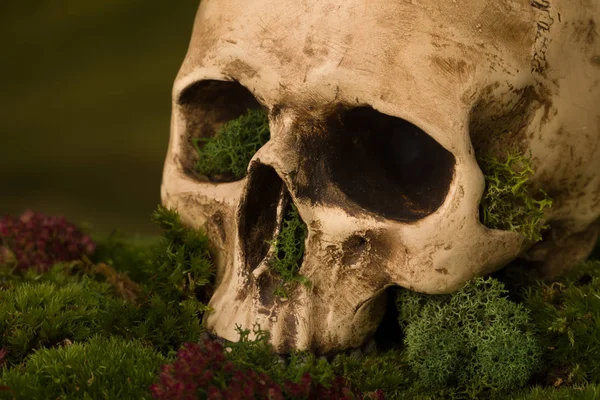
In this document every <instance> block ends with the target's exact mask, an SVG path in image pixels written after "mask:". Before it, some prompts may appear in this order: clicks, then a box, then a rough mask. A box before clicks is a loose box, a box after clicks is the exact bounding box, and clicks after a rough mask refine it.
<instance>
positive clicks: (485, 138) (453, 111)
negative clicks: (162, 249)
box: [162, 0, 600, 353]
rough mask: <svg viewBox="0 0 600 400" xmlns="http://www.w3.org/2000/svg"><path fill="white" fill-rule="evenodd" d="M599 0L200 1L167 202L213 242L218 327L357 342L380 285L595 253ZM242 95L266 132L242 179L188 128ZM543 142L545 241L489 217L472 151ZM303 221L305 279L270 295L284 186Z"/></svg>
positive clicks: (177, 100) (556, 267)
mask: <svg viewBox="0 0 600 400" xmlns="http://www.w3.org/2000/svg"><path fill="white" fill-rule="evenodd" d="M598 16H600V3H599V2H598V1H594V0H576V1H575V2H573V1H567V0H533V1H531V0H526V1H525V0H501V1H493V2H492V1H482V0H454V1H439V0H411V1H389V0H369V1H367V0H343V1H341V0H303V1H297V0H293V1H290V0H252V1H246V2H238V1H233V0H218V1H217V0H203V1H202V3H201V5H200V9H199V11H198V14H197V17H196V22H195V27H194V31H193V35H192V40H191V45H190V47H189V51H188V54H187V57H186V58H185V61H184V63H183V66H182V67H181V70H180V72H179V75H178V76H177V79H176V81H175V85H174V90H173V115H172V127H171V138H170V143H169V149H168V154H167V159H166V163H165V169H164V176H163V185H162V201H163V203H164V204H165V205H166V206H168V207H171V208H175V209H177V210H178V211H179V212H180V214H181V216H182V218H183V220H184V222H186V223H187V224H189V225H191V226H193V227H197V228H202V229H205V230H206V231H207V232H208V234H209V237H210V238H211V241H212V244H213V247H214V250H215V254H214V256H215V262H216V265H217V277H216V289H215V292H214V295H213V296H212V299H211V300H210V306H211V307H212V308H213V309H214V312H212V313H209V314H207V315H206V317H205V324H206V326H207V328H208V329H209V331H211V332H213V333H214V334H216V335H218V336H220V337H223V338H225V339H229V340H236V339H237V337H238V336H237V333H236V324H240V325H241V326H242V327H244V328H249V327H251V326H252V325H253V324H254V323H255V322H258V323H260V325H261V327H262V328H263V329H268V330H269V331H270V332H271V337H272V343H273V345H274V347H275V348H276V349H277V350H278V351H280V352H286V351H288V350H290V349H291V348H297V349H310V350H313V351H315V352H318V353H327V352H332V351H339V350H342V349H347V348H352V347H358V346H360V345H361V344H363V343H364V342H365V341H366V339H367V338H369V337H370V336H371V335H373V333H374V331H375V330H376V328H377V326H378V324H379V323H380V321H381V319H382V316H383V313H384V309H385V296H384V295H383V294H384V292H385V289H386V288H388V287H390V286H394V285H399V286H402V287H405V288H409V289H412V290H416V291H420V292H424V293H447V292H451V291H453V290H455V289H456V288H458V287H459V286H460V285H461V284H463V283H464V282H466V281H467V280H468V279H470V278H472V277H474V276H479V275H485V274H489V273H491V272H493V271H496V270H498V269H499V268H501V267H502V266H503V265H505V264H506V263H507V262H509V261H511V260H513V259H515V258H518V257H525V258H528V259H529V260H532V261H534V262H535V263H536V265H538V266H539V268H541V270H543V271H545V273H546V274H556V273H560V272H561V271H564V270H565V269H568V268H569V267H570V266H571V265H573V264H575V263H577V262H578V261H580V260H582V259H583V258H585V257H586V256H587V254H588V253H589V252H590V250H591V248H592V247H593V243H594V242H595V241H596V239H597V233H598V221H599V216H600V173H599V171H600V157H599V156H598V154H599V153H598V146H599V143H600V138H599V137H600V36H599V32H600V31H599V29H600V28H598V26H597V21H596V19H597V17H598ZM247 108H263V109H265V110H267V111H268V115H269V123H270V135H271V136H270V140H269V141H268V142H267V143H266V144H265V145H264V146H263V147H262V148H260V150H259V151H258V152H257V153H256V154H255V155H254V157H253V158H252V161H251V162H250V164H249V165H248V174H247V176H246V177H245V178H243V179H241V180H237V181H232V182H216V181H210V180H207V179H204V178H202V177H198V176H196V175H195V174H194V173H193V172H192V171H191V170H192V165H193V159H194V152H193V149H192V146H191V145H190V138H191V137H193V136H204V137H206V136H211V135H214V134H215V132H216V131H217V128H218V127H219V126H221V125H222V124H223V123H224V122H226V121H228V120H231V119H233V118H236V117H237V116H239V115H241V114H242V113H243V112H244V110H246V109H247ZM508 148H517V149H520V150H522V151H524V152H528V153H529V152H530V154H531V156H532V162H533V166H534V168H535V175H534V177H533V178H532V183H533V186H534V187H535V188H539V189H543V190H545V191H546V192H547V193H548V194H549V195H550V196H551V197H552V198H553V200H554V205H553V207H552V208H551V209H550V210H549V211H548V212H547V213H546V217H545V221H546V223H548V224H549V225H550V230H549V231H548V232H547V233H546V235H545V237H544V240H543V241H542V242H540V243H538V244H535V245H534V244H533V243H532V242H531V241H529V240H527V239H525V238H524V237H523V236H522V235H520V234H518V233H515V232H509V231H502V230H496V229H489V228H487V227H485V226H484V225H482V223H481V222H480V218H479V211H478V207H479V203H480V200H481V198H482V193H483V191H484V177H483V174H482V172H481V169H480V167H479V165H478V162H477V158H476V156H478V155H485V154H488V155H489V154H500V153H502V152H503V151H505V150H506V149H508ZM289 201H291V202H293V203H294V204H295V205H296V207H297V209H298V210H299V213H300V216H301V217H302V220H303V221H304V222H305V223H306V225H307V226H308V230H309V233H308V237H307V240H306V250H305V253H304V258H303V262H302V266H301V270H300V272H301V273H302V275H303V276H305V277H307V278H308V279H309V280H310V281H311V283H312V287H310V288H309V287H306V286H304V285H297V286H295V287H294V288H293V290H292V291H291V292H290V295H289V298H280V297H278V296H275V295H274V294H273V290H274V288H275V286H276V284H277V282H276V281H277V278H276V277H274V276H273V274H271V273H270V271H269V263H268V262H266V261H265V260H266V259H267V258H268V257H267V255H268V253H269V249H270V244H269V241H270V240H272V239H273V237H274V236H275V234H276V232H277V231H278V229H279V225H280V224H281V216H282V213H283V211H282V210H283V209H284V206H285V203H286V202H289Z"/></svg>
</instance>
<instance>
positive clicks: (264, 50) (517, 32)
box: [178, 0, 535, 118]
mask: <svg viewBox="0 0 600 400" xmlns="http://www.w3.org/2000/svg"><path fill="white" fill-rule="evenodd" d="M531 9H532V7H531V6H530V5H529V1H525V0H509V1H506V0H505V1H498V2H490V1H484V0H471V1H465V0H454V1H439V0H405V1H389V0H331V1H322V0H254V1H245V2H239V1H233V0H203V1H202V3H201V5H200V9H199V11H198V14H197V17H196V22H195V26H194V31H193V35H192V41H191V44H190V48H189V51H188V55H187V57H186V59H185V61H184V63H183V66H182V68H181V70H180V74H179V77H178V79H179V80H180V81H181V80H186V81H192V80H193V79H194V78H192V77H191V76H192V75H194V71H198V70H199V69H204V70H206V69H212V70H218V71H219V72H220V73H222V74H224V75H225V76H226V77H229V78H231V79H234V80H237V81H240V82H242V83H243V84H244V85H245V86H247V87H256V88H257V90H259V91H260V90H262V91H263V93H260V94H259V95H260V96H261V97H262V98H267V102H268V97H269V95H270V94H269V93H277V96H278V98H281V97H282V96H283V97H285V96H284V95H282V92H285V91H288V92H289V93H290V97H294V99H296V100H297V101H299V99H300V98H301V97H302V93H305V94H306V96H308V97H310V101H311V102H312V103H313V104H316V105H317V106H318V104H319V101H322V102H323V103H328V102H331V101H332V100H334V99H333V98H331V97H332V96H338V95H339V96H340V97H341V98H336V99H335V100H344V96H349V97H350V98H347V99H345V100H348V101H352V102H354V101H355V99H356V101H357V102H359V101H360V102H363V101H364V102H368V103H371V104H373V102H374V101H371V99H369V98H367V97H369V96H370V97H372V98H374V99H379V100H384V101H385V100H386V98H387V99H388V102H389V103H393V104H407V103H411V104H413V105H418V104H421V105H423V106H422V107H423V112H426V113H427V114H428V116H429V117H430V118H431V117H432V115H433V118H436V116H435V113H436V112H437V113H439V116H437V117H438V118H444V116H447V115H448V114H449V113H450V114H452V113H456V111H457V110H455V109H451V107H452V105H453V104H454V105H455V104H457V102H456V100H457V99H460V98H461V97H464V96H462V95H463V93H465V92H468V91H469V90H471V86H472V85H473V84H474V83H476V82H479V81H481V79H480V78H479V77H485V79H490V76H491V75H493V74H491V71H497V72H498V73H499V74H503V73H512V74H515V73H516V72H517V71H518V70H526V69H528V68H526V67H525V66H526V65H529V57H530V55H529V53H530V51H528V49H529V48H530V47H531V45H532V43H533V41H534V37H535V22H534V18H533V17H532V11H531ZM490 66H493V68H491V69H490ZM493 78H494V77H493V76H492V79H493ZM359 97H361V98H360V100H359ZM444 97H447V98H449V99H450V100H451V101H447V102H444V101H443V100H444ZM432 99H435V102H436V103H438V102H440V101H441V103H444V104H441V105H440V107H438V108H437V109H436V110H435V111H432V110H431V104H432ZM445 107H448V108H445ZM381 111H385V110H381ZM390 111H392V113H393V110H390ZM411 111H413V112H412V114H415V112H414V111H416V110H411Z"/></svg>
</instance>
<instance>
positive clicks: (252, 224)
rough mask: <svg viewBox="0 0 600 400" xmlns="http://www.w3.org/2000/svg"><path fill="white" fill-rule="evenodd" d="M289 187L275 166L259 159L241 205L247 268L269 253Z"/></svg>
mask: <svg viewBox="0 0 600 400" xmlns="http://www.w3.org/2000/svg"><path fill="white" fill-rule="evenodd" d="M285 193H287V189H286V188H285V185H284V184H283V181H282V180H281V178H280V177H279V175H277V172H275V170H274V169H273V168H272V167H269V166H267V165H263V164H259V163H255V164H254V165H252V166H251V168H250V172H249V175H248V181H247V188H246V194H245V197H244V199H243V200H242V204H241V205H240V208H239V211H238V212H239V213H240V216H239V217H240V218H239V221H240V223H239V225H238V226H239V238H240V245H241V249H242V257H243V259H244V260H245V264H246V268H247V271H253V270H254V269H256V267H258V265H259V264H260V262H261V261H262V260H263V259H264V258H265V257H266V256H267V253H268V252H269V248H270V246H271V241H272V240H273V237H274V236H275V232H276V229H277V210H278V208H279V206H280V204H281V202H282V201H284V199H283V197H284V196H285Z"/></svg>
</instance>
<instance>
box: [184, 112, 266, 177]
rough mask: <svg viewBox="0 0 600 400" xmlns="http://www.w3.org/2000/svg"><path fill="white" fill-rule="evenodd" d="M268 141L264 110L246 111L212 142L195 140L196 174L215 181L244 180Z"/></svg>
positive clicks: (226, 125) (202, 139)
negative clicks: (196, 154) (249, 166)
mask: <svg viewBox="0 0 600 400" xmlns="http://www.w3.org/2000/svg"><path fill="white" fill-rule="evenodd" d="M268 140H269V118H268V115H267V113H266V112H265V111H264V110H251V109H249V110H247V112H246V113H245V114H243V115H241V116H240V117H238V118H236V119H234V120H231V121H228V122H226V123H225V124H223V126H221V128H220V129H219V130H218V132H217V133H216V134H215V136H214V137H210V138H194V139H192V143H193V145H194V146H195V148H196V151H197V153H198V159H197V161H196V165H195V170H196V172H198V173H199V174H201V175H205V176H207V177H208V178H210V179H212V180H215V181H228V180H237V179H242V178H243V177H245V176H246V170H247V168H248V164H249V163H250V160H251V159H252V157H253V156H254V154H256V152H257V151H258V150H259V149H260V148H261V147H262V146H263V145H264V144H265V143H266V142H267V141H268Z"/></svg>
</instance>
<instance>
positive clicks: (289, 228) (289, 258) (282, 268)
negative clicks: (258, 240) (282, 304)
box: [271, 204, 311, 297]
mask: <svg viewBox="0 0 600 400" xmlns="http://www.w3.org/2000/svg"><path fill="white" fill-rule="evenodd" d="M307 235H308V227H307V226H306V224H305V223H304V221H302V218H300V214H299V213H298V209H297V208H296V206H295V205H293V204H292V205H291V207H290V208H289V211H288V213H287V214H286V216H285V218H284V220H283V223H282V227H281V231H280V232H279V234H278V235H277V237H276V238H275V239H274V240H273V243H272V245H273V246H274V247H275V255H274V257H273V259H272V260H271V267H272V270H273V272H275V273H276V274H277V275H278V276H280V277H281V278H282V279H283V282H282V284H281V285H280V286H279V287H278V288H277V289H276V290H275V294H276V295H277V296H281V297H287V296H288V294H287V290H286V287H289V285H290V284H292V283H293V282H299V283H301V284H303V285H305V286H307V287H310V285H311V283H310V281H309V280H308V279H307V278H306V277H304V276H302V275H300V273H299V271H300V266H301V264H302V258H303V257H304V246H305V244H304V242H305V241H306V237H307Z"/></svg>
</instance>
